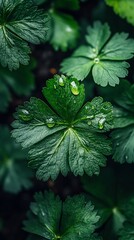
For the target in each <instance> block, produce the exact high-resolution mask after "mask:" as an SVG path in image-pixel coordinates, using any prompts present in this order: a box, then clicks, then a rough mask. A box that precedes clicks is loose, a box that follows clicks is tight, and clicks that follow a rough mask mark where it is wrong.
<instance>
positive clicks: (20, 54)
mask: <svg viewBox="0 0 134 240" xmlns="http://www.w3.org/2000/svg"><path fill="white" fill-rule="evenodd" d="M46 21H47V16H46V14H44V12H43V11H41V10H37V7H36V5H34V4H33V1H32V0H29V1H27V0H18V1H14V0H12V1H9V0H6V1H3V0H1V1H0V56H1V58H0V62H1V64H2V66H3V67H6V66H8V67H9V69H10V70H12V69H17V68H19V65H20V64H23V65H27V64H28V62H29V53H30V48H29V46H28V44H27V42H30V43H33V44H39V43H40V42H43V41H44V40H45V37H46V36H45V35H46V30H47V27H46Z"/></svg>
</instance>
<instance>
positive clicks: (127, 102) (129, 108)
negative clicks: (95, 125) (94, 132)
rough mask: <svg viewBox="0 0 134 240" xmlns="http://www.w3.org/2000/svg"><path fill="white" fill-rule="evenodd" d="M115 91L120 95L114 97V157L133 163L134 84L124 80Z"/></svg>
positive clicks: (122, 161) (119, 160)
mask: <svg viewBox="0 0 134 240" xmlns="http://www.w3.org/2000/svg"><path fill="white" fill-rule="evenodd" d="M119 89H120V90H119ZM115 91H117V92H118V95H117V97H115V98H114V102H115V103H116V105H115V110H114V117H115V120H114V127H115V128H116V130H114V131H113V132H112V134H111V136H112V139H113V144H114V155H113V158H114V159H115V161H117V162H120V163H124V162H128V163H132V162H133V161H134V160H133V154H134V144H133V143H134V98H133V96H134V85H131V84H130V83H129V82H127V81H123V82H122V85H121V86H119V87H118V88H117V90H115ZM119 92H120V94H119Z"/></svg>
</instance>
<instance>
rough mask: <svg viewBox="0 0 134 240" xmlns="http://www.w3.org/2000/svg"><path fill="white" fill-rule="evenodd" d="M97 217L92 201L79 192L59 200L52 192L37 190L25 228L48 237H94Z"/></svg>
mask: <svg viewBox="0 0 134 240" xmlns="http://www.w3.org/2000/svg"><path fill="white" fill-rule="evenodd" d="M87 213H88V214H87ZM98 220H99V217H98V216H97V215H96V211H94V207H93V206H92V205H91V202H86V201H85V198H84V196H82V195H78V196H74V197H72V198H71V197H68V198H67V199H66V201H65V202H62V201H61V200H60V198H59V197H55V196H54V194H53V193H52V192H49V193H47V192H45V193H44V194H43V193H36V195H35V202H34V203H32V204H31V207H30V212H29V214H28V220H26V221H25V222H24V224H25V228H24V229H25V230H26V231H28V232H30V233H32V234H36V235H38V236H41V237H43V238H45V239H50V240H52V239H55V240H56V239H63V240H69V239H72V240H82V239H83V238H84V239H87V240H88V239H92V240H93V239H94V240H97V239H98V238H96V237H95V235H93V232H94V231H95V225H96V223H97V222H98Z"/></svg>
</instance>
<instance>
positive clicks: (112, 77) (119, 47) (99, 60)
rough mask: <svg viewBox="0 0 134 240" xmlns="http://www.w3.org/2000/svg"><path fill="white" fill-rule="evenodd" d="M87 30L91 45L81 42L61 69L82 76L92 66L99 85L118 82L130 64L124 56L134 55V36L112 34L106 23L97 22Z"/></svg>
mask: <svg viewBox="0 0 134 240" xmlns="http://www.w3.org/2000/svg"><path fill="white" fill-rule="evenodd" d="M87 31H88V35H86V41H87V43H88V45H87V46H86V45H83V46H80V47H79V48H78V49H77V50H76V51H75V52H74V53H73V55H72V57H70V58H68V59H65V60H64V61H63V62H62V64H61V66H62V68H61V71H62V72H63V73H66V74H67V75H69V76H73V77H76V78H77V79H78V80H83V79H84V78H86V77H87V76H88V75H89V73H90V71H91V70H92V75H93V79H94V81H95V83H97V84H98V85H101V86H103V87H106V86H107V85H108V84H109V85H110V86H115V85H116V84H119V78H124V77H126V76H127V74H128V70H127V68H128V67H129V64H128V63H127V62H125V61H124V60H127V59H131V58H132V57H133V53H134V40H133V39H127V38H128V34H127V33H123V32H122V33H116V34H115V35H114V36H113V37H112V38H110V36H111V31H110V28H109V26H108V24H107V23H105V24H102V23H100V22H95V23H94V25H93V27H88V29H87ZM109 38H110V39H109Z"/></svg>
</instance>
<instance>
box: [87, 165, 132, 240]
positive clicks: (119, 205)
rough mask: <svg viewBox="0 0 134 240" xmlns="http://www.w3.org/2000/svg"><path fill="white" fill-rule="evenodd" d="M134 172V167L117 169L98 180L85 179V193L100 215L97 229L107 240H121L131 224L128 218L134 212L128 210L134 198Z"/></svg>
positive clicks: (108, 169) (112, 169)
mask: <svg viewBox="0 0 134 240" xmlns="http://www.w3.org/2000/svg"><path fill="white" fill-rule="evenodd" d="M133 171H134V168H133V166H129V165H128V166H121V167H120V166H119V165H115V166H113V167H106V168H104V169H103V170H102V171H101V173H100V175H99V176H97V177H96V176H93V177H92V178H90V177H88V176H86V175H85V176H84V177H82V183H83V187H84V190H86V192H88V193H89V197H90V199H91V201H92V202H93V204H94V205H95V208H96V209H97V211H98V213H99V215H100V221H99V224H98V227H101V229H102V236H103V238H104V239H105V240H113V239H118V238H117V236H118V234H119V232H120V230H121V229H122V228H123V224H124V222H125V220H126V219H129V220H130V217H128V215H133V211H134V208H128V207H127V206H126V205H127V204H126V203H127V202H129V200H130V199H131V197H132V196H134V190H133V188H132V185H133V184H134V178H133ZM126 239H127V238H126ZM123 240H125V238H123Z"/></svg>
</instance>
